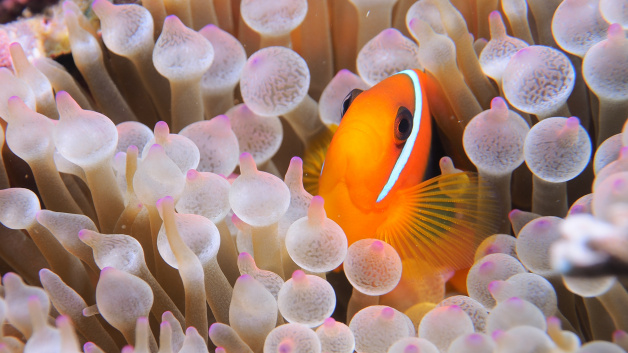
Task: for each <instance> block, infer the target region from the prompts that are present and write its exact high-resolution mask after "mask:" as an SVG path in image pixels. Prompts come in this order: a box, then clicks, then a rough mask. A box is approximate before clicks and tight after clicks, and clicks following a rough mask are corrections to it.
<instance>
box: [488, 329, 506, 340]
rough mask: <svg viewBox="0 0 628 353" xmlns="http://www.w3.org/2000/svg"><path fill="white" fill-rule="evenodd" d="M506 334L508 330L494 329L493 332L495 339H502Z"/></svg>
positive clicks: (492, 335)
mask: <svg viewBox="0 0 628 353" xmlns="http://www.w3.org/2000/svg"><path fill="white" fill-rule="evenodd" d="M505 334H506V332H504V331H503V330H495V331H493V333H492V334H491V337H492V338H493V340H495V341H498V340H500V339H501V338H502V337H504V335H505Z"/></svg>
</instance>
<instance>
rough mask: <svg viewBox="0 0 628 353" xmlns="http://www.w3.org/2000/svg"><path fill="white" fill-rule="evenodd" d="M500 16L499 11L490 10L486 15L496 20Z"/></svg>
mask: <svg viewBox="0 0 628 353" xmlns="http://www.w3.org/2000/svg"><path fill="white" fill-rule="evenodd" d="M501 17H502V15H501V14H500V13H499V11H491V13H490V14H489V15H488V18H489V20H497V19H500V18H501Z"/></svg>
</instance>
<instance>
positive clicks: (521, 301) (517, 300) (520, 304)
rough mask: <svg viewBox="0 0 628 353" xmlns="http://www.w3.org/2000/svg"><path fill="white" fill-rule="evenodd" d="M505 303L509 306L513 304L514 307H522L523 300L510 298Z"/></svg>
mask: <svg viewBox="0 0 628 353" xmlns="http://www.w3.org/2000/svg"><path fill="white" fill-rule="evenodd" d="M507 302H508V303H509V304H513V305H516V306H522V305H523V299H521V298H519V297H510V298H508V300H507Z"/></svg>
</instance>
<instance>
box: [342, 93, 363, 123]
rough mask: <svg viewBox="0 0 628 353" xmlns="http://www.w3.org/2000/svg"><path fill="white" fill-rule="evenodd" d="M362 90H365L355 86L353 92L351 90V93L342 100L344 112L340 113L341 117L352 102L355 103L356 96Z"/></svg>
mask: <svg viewBox="0 0 628 353" xmlns="http://www.w3.org/2000/svg"><path fill="white" fill-rule="evenodd" d="M362 92H363V91H362V90H361V89H357V88H354V89H353V90H352V91H351V92H349V94H347V96H346V97H345V99H344V100H343V101H342V114H341V115H340V119H342V117H344V116H345V113H346V112H347V110H348V109H349V106H351V103H353V101H354V100H355V98H356V97H357V96H358V95H359V94H360V93H362Z"/></svg>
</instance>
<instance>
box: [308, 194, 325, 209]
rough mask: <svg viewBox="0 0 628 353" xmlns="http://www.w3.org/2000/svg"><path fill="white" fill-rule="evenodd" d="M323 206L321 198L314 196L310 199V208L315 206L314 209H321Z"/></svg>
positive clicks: (323, 202) (323, 201)
mask: <svg viewBox="0 0 628 353" xmlns="http://www.w3.org/2000/svg"><path fill="white" fill-rule="evenodd" d="M324 204H325V200H324V199H323V197H322V196H319V195H317V196H314V197H312V201H311V203H310V207H312V206H315V207H323V205H324Z"/></svg>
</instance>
